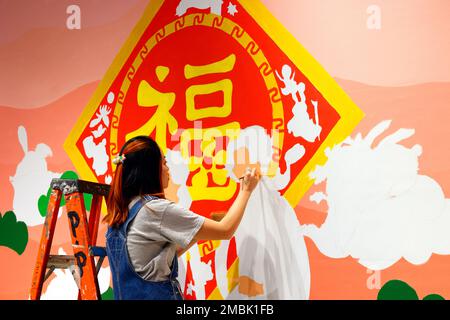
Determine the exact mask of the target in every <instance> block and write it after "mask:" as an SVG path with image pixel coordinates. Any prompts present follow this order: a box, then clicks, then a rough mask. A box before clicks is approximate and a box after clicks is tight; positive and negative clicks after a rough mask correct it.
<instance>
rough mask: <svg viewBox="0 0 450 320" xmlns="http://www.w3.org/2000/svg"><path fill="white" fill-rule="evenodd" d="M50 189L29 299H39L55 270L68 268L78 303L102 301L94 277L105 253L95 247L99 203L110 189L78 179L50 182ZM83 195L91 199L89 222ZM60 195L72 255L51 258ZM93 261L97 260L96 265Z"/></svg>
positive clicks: (95, 277)
mask: <svg viewBox="0 0 450 320" xmlns="http://www.w3.org/2000/svg"><path fill="white" fill-rule="evenodd" d="M50 186H51V189H52V191H51V196H50V200H49V203H48V207H47V216H46V217H45V223H44V225H43V229H42V235H41V241H40V245H39V250H38V256H37V260H36V265H35V267H34V272H33V279H32V284H31V290H30V299H31V300H39V299H40V298H41V293H42V286H43V284H44V282H45V280H47V279H48V277H49V276H50V275H51V274H52V272H53V271H54V270H55V269H56V268H62V269H66V268H68V269H69V270H70V271H71V272H72V275H73V276H74V279H75V282H76V283H77V286H78V288H79V292H78V299H79V300H101V295H100V288H99V285H98V280H97V274H98V272H99V270H100V267H101V265H102V263H103V260H104V258H105V257H106V249H105V248H104V247H97V246H96V243H97V233H98V226H99V222H100V212H101V207H102V199H103V198H105V200H106V197H107V196H108V193H109V188H110V187H109V185H106V184H100V183H93V182H89V181H83V180H78V179H53V180H52V182H51V185H50ZM85 193H87V194H91V195H92V196H93V197H92V204H91V210H90V213H89V219H88V216H87V213H86V208H85V205H84V199H83V195H84V194H85ZM63 195H64V199H65V201H66V210H67V217H68V221H69V229H70V235H71V238H72V248H73V255H51V254H50V251H51V246H52V241H53V234H54V232H55V226H56V221H57V219H58V212H59V208H60V203H61V198H62V196H63ZM94 257H98V262H97V264H95V260H94ZM47 269H48V270H47ZM46 270H47V272H46Z"/></svg>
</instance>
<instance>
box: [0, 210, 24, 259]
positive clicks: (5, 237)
mask: <svg viewBox="0 0 450 320" xmlns="http://www.w3.org/2000/svg"><path fill="white" fill-rule="evenodd" d="M27 243H28V228H27V225H26V224H25V223H24V222H22V221H17V218H16V215H15V214H14V212H13V211H8V212H6V213H5V215H4V216H3V217H2V214H1V213H0V246H4V247H7V248H10V249H12V250H14V251H15V252H17V254H19V255H21V254H22V253H23V252H24V251H25V248H26V247H27Z"/></svg>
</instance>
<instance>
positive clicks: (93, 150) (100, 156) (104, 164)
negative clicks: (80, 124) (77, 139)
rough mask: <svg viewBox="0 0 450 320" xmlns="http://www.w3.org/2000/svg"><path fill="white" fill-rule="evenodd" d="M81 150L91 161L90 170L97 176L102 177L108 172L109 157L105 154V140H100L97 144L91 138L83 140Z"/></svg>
mask: <svg viewBox="0 0 450 320" xmlns="http://www.w3.org/2000/svg"><path fill="white" fill-rule="evenodd" d="M83 149H84V152H85V153H86V156H87V157H88V158H89V159H93V160H94V161H93V163H92V169H93V170H94V171H95V174H96V175H97V176H101V175H104V174H105V173H106V172H107V171H108V161H109V157H108V154H107V153H106V139H102V141H101V142H100V143H99V144H96V143H95V142H94V138H93V137H92V136H89V137H86V138H85V139H84V140H83Z"/></svg>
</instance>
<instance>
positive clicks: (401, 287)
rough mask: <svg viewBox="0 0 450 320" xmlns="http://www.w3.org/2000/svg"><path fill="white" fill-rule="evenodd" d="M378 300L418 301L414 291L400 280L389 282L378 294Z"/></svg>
mask: <svg viewBox="0 0 450 320" xmlns="http://www.w3.org/2000/svg"><path fill="white" fill-rule="evenodd" d="M377 299H378V300H419V296H418V295H417V292H416V290H414V289H413V288H412V287H411V286H410V285H409V284H407V283H406V282H404V281H401V280H390V281H388V282H386V283H385V284H384V286H383V287H382V288H381V289H380V291H379V292H378V298H377Z"/></svg>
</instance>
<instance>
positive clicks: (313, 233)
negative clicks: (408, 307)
mask: <svg viewBox="0 0 450 320" xmlns="http://www.w3.org/2000/svg"><path fill="white" fill-rule="evenodd" d="M231 2H233V1H231ZM262 2H263V4H264V5H265V6H266V7H267V8H268V9H269V10H270V12H272V13H273V15H274V16H275V17H276V18H277V19H278V20H279V21H280V22H281V23H282V24H283V25H284V26H285V27H286V28H287V29H288V30H289V31H290V32H291V33H292V34H293V35H294V37H295V38H296V39H297V40H298V41H299V42H300V43H301V44H302V45H303V46H304V47H305V48H306V49H307V50H308V51H309V53H310V54H311V55H312V56H314V57H315V58H316V59H317V61H318V62H319V63H320V64H321V65H322V66H323V67H324V68H325V69H326V70H327V71H328V72H329V73H330V74H331V76H333V77H334V78H335V79H336V81H337V82H338V84H339V85H340V86H341V87H342V88H343V89H344V91H345V92H346V93H347V94H348V95H349V96H350V97H351V98H352V100H353V101H354V102H355V104H356V105H357V106H358V107H359V108H360V109H361V110H362V111H363V112H364V113H365V118H364V119H363V120H362V121H361V122H360V123H359V125H358V126H357V127H356V128H355V129H354V131H353V132H352V134H351V136H350V139H348V140H347V141H346V143H345V144H342V145H339V146H337V147H335V148H333V149H332V150H330V151H329V152H327V154H326V155H327V158H328V159H329V161H328V162H327V164H326V165H324V166H323V167H317V168H316V170H315V171H314V172H313V173H312V176H313V177H314V178H315V181H316V183H317V184H315V185H314V186H313V187H312V188H311V189H310V190H309V191H308V192H307V193H306V195H305V196H304V197H303V198H302V200H301V201H300V203H299V204H298V205H297V206H296V207H295V214H296V217H297V218H298V221H299V222H300V224H301V226H300V228H299V232H300V233H301V234H302V235H303V238H304V243H305V251H306V252H307V255H308V260H309V270H310V292H309V298H310V299H376V298H377V296H378V295H379V293H380V289H381V288H382V287H383V285H385V284H386V283H387V284H388V285H387V286H385V287H384V289H385V290H391V291H392V290H394V291H395V290H396V289H395V288H397V290H400V289H402V287H401V284H399V283H396V282H389V281H390V280H394V279H398V280H402V281H404V282H406V283H408V284H409V285H410V286H411V287H412V288H414V290H415V291H416V293H417V295H418V297H419V298H420V299H422V298H424V297H425V296H427V295H429V294H433V293H436V294H439V295H441V296H443V297H445V298H448V297H449V296H450V281H449V280H450V278H449V277H450V276H449V275H448V272H447V270H448V266H449V264H450V260H449V259H450V258H449V257H448V254H449V251H450V238H449V236H448V233H446V232H445V230H448V227H450V217H449V216H450V208H449V200H448V197H449V193H450V179H449V178H450V169H449V166H448V159H449V155H450V146H449V144H448V143H447V142H446V141H445V137H447V136H449V133H450V132H449V131H450V129H449V128H448V126H447V125H446V119H448V118H449V115H450V114H449V112H450V111H448V110H449V109H448V103H449V98H450V73H449V72H448V70H450V59H448V56H449V52H450V39H449V38H448V34H449V32H450V23H449V20H448V17H446V13H447V12H449V11H450V10H449V9H450V4H449V3H448V1H445V0H433V1H424V0H415V1H410V0H402V1H395V3H394V2H393V1H388V0H385V1H381V0H380V1H377V3H376V4H375V5H374V3H373V2H372V1H366V0H363V1H361V0H343V1H326V0H321V1H312V0H308V1H306V0H304V1H293V0H290V1H289V0H283V1H268V0H264V1H262ZM73 4H74V3H72V1H33V2H30V1H1V2H0V29H1V30H2V32H1V33H0V70H1V71H2V72H1V73H0V123H1V127H2V129H3V139H2V144H1V145H2V150H4V151H3V155H2V157H0V188H1V192H0V212H1V213H2V217H3V218H2V220H0V244H1V246H0V261H2V262H1V264H0V298H2V299H27V298H28V291H29V288H30V285H31V275H32V270H33V266H34V262H35V259H36V256H37V247H38V244H39V239H40V234H41V230H42V223H43V221H44V217H43V214H45V210H44V209H43V208H45V205H43V204H45V197H46V196H47V191H48V185H49V181H50V180H51V178H52V177H59V176H61V175H63V174H65V176H71V175H73V173H70V172H69V171H76V167H75V165H74V164H73V163H72V162H71V160H70V159H69V157H68V155H67V154H66V152H65V151H64V149H63V143H64V141H65V140H66V138H67V137H68V135H69V134H70V132H71V130H72V128H73V127H74V125H75V123H76V122H77V120H78V118H79V117H80V115H81V113H82V111H83V110H84V109H85V107H86V105H87V104H88V102H89V100H90V98H91V97H92V95H93V94H94V91H95V90H96V88H97V86H98V84H99V82H100V80H102V79H103V77H104V74H105V72H106V71H107V69H108V68H109V66H110V65H111V63H112V61H113V59H114V57H115V56H116V55H117V53H118V52H119V50H120V48H121V47H122V45H123V43H124V42H125V40H126V39H127V38H128V36H129V35H130V33H131V31H132V29H133V28H134V26H135V25H136V24H137V22H138V21H139V19H140V17H141V14H142V12H143V11H144V9H145V8H146V6H147V4H148V1H144V0H133V1H120V0H115V1H105V0H98V1H87V0H86V1H84V0H83V1H77V3H76V5H77V6H78V7H72V6H71V5H73ZM228 5H229V1H224V6H228ZM78 9H79V10H80V11H79V13H80V16H79V17H80V20H78V19H77V13H78ZM78 22H80V24H79V25H78V24H77V23H78ZM78 27H80V29H78ZM388 120H390V121H391V122H388ZM398 130H399V131H398ZM358 133H360V135H358ZM374 204H376V205H374ZM8 211H13V212H14V215H13V214H12V213H6V212H8ZM63 211H64V210H63ZM361 212H364V216H361V215H360V213H361ZM14 219H17V221H19V222H17V223H16V221H15V220H14ZM65 220H67V219H66V217H65V215H64V214H62V215H61V216H60V219H59V221H58V224H57V233H56V235H55V239H54V244H55V245H56V248H60V249H59V250H64V251H65V252H71V246H70V239H69V235H68V232H67V229H66V226H67V221H65ZM101 228H102V229H101V231H100V232H103V231H104V226H102V227H101ZM336 244H338V245H336ZM387 249H389V250H387ZM108 272H109V271H108V268H105V269H104V270H103V271H102V273H101V275H102V276H101V289H102V292H107V290H108V287H109V281H110V279H109V277H110V276H109V273H108ZM70 277H71V276H70V275H69V274H67V272H60V273H58V274H56V275H55V276H52V278H51V282H49V283H50V284H49V285H48V287H46V288H45V289H46V290H45V291H44V292H45V294H46V296H47V297H48V298H52V297H53V298H55V297H58V298H75V297H76V290H75V288H74V287H73V286H72V289H71V290H63V289H62V288H65V286H62V285H59V284H58V283H63V282H64V283H67V285H70V284H69V283H71V282H70V280H71V279H70ZM447 284H449V285H447ZM391 287H394V289H392V288H391ZM405 288H407V287H405ZM407 289H408V290H410V291H411V290H413V289H411V288H407ZM396 292H398V291H396Z"/></svg>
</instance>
